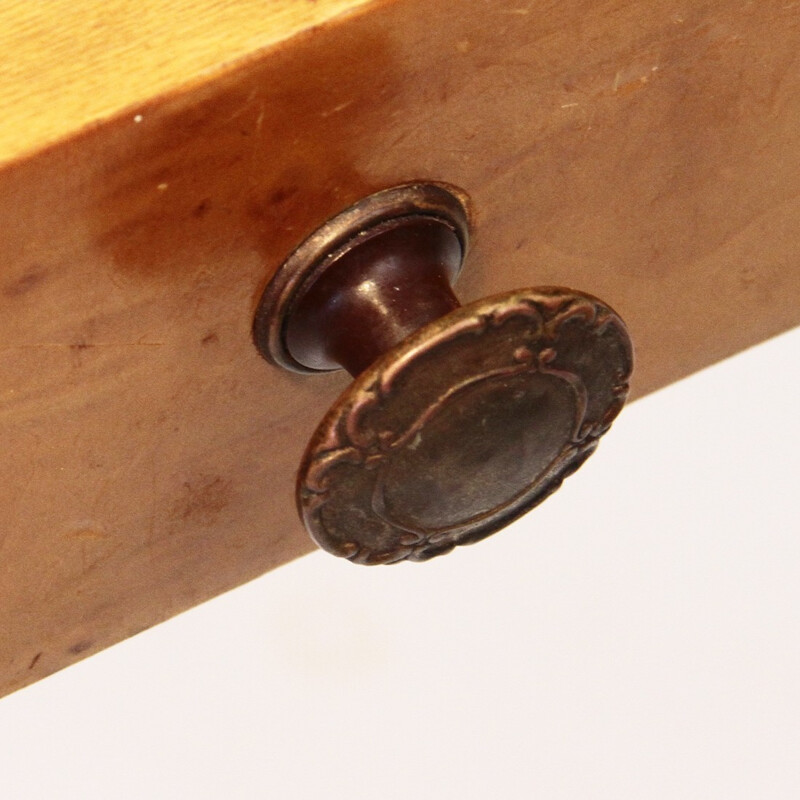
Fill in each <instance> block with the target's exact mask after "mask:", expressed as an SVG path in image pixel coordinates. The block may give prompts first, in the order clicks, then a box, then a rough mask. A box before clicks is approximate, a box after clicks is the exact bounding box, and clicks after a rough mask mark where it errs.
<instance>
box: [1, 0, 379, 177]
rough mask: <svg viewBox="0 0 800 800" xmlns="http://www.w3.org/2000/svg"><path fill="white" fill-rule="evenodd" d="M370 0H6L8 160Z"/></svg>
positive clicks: (4, 128)
mask: <svg viewBox="0 0 800 800" xmlns="http://www.w3.org/2000/svg"><path fill="white" fill-rule="evenodd" d="M366 2H367V0H169V2H164V0H4V2H3V3H0V53H1V54H2V56H0V108H2V109H3V124H2V125H0V163H2V162H4V161H7V160H8V159H10V158H14V157H17V156H19V155H21V154H22V153H26V152H31V151H35V150H38V149H40V148H41V147H43V146H44V145H47V144H50V143H51V142H54V141H57V140H58V139H60V138H61V137H64V136H70V135H73V134H74V133H75V132H76V131H78V130H81V129H82V128H84V127H86V126H89V125H93V124H97V123H98V122H100V121H102V120H104V119H107V118H109V117H111V116H112V115H114V114H118V113H120V112H123V111H128V113H130V114H131V115H134V114H136V113H137V109H138V106H139V105H141V104H142V103H147V102H149V101H150V100H151V99H152V98H154V97H157V96H158V95H161V94H163V93H164V92H169V91H173V90H175V89H176V88H178V87H182V86H186V85H190V84H194V85H196V84H198V83H199V82H202V81H203V80H207V79H208V78H209V77H210V76H211V75H213V74H219V72H220V71H223V70H225V69H226V68H230V67H232V66H233V65H234V64H236V63H237V62H238V61H240V60H242V59H247V58H253V57H257V56H258V54H259V53H260V52H261V51H262V50H264V48H268V47H269V46H270V45H275V44H276V43H279V42H284V41H286V40H287V39H289V38H290V37H291V36H293V35H294V34H296V33H299V32H301V31H304V30H308V29H310V28H312V27H313V26H315V25H320V24H322V23H324V22H327V21H329V20H331V19H333V18H334V17H336V16H338V15H341V14H346V13H348V12H353V11H355V10H357V9H358V8H359V7H360V6H362V5H364V4H365V3H366Z"/></svg>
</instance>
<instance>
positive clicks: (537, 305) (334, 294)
mask: <svg viewBox="0 0 800 800" xmlns="http://www.w3.org/2000/svg"><path fill="white" fill-rule="evenodd" d="M437 190H438V191H445V190H444V189H442V188H441V187H437ZM393 191H395V192H399V191H400V190H393ZM451 197H452V198H453V202H454V203H458V198H457V197H456V196H455V195H451ZM368 200H369V199H368ZM376 206H381V207H382V208H383V206H382V204H381V203H375V204H374V207H376ZM362 207H363V206H362ZM347 213H349V214H350V215H351V216H350V217H348V219H350V220H351V221H352V219H354V218H357V217H358V214H355V213H354V212H353V210H352V209H351V210H350V212H347ZM338 219H339V218H336V220H334V221H333V223H329V226H332V228H333V229H336V230H337V237H338V238H337V237H331V236H330V235H326V236H322V237H321V238H320V239H318V240H317V242H318V243H319V242H322V248H321V249H315V248H314V247H312V246H311V245H309V244H308V242H307V243H306V244H305V245H303V246H301V248H300V249H299V250H298V251H297V253H295V255H294V256H293V257H292V258H291V259H289V261H288V262H287V265H289V268H291V269H293V275H289V276H286V275H284V276H282V277H281V276H280V275H279V276H278V280H277V283H276V286H277V288H276V287H273V288H272V290H271V291H272V293H271V294H270V293H269V291H268V293H267V296H266V297H267V304H270V303H271V304H272V308H273V310H274V309H275V308H278V310H279V311H280V310H281V309H282V310H283V311H284V315H283V317H282V318H274V319H271V320H269V319H266V318H262V323H261V324H262V330H268V331H270V332H271V333H270V335H269V336H267V337H266V339H264V342H266V347H267V349H268V350H269V353H271V356H272V360H273V361H275V362H278V363H285V362H290V366H291V367H292V368H295V369H298V368H300V369H304V370H306V371H308V370H309V369H314V368H315V367H316V368H318V369H319V368H326V367H328V366H331V365H334V364H335V363H337V362H338V363H341V364H343V365H345V366H346V367H347V368H349V369H350V371H351V372H352V373H354V374H356V375H357V377H356V379H355V381H354V382H353V384H352V385H351V386H350V387H349V388H348V389H347V390H346V391H345V392H344V394H342V396H341V397H340V398H339V399H338V400H337V401H336V403H335V404H334V405H333V407H332V408H331V409H330V410H329V411H328V413H327V414H326V415H325V417H324V419H323V420H322V422H321V424H320V425H319V426H318V428H317V430H316V432H315V433H314V435H313V436H312V438H311V441H310V442H309V445H308V448H307V450H306V453H305V456H304V457H303V460H302V463H301V465H300V470H299V473H298V481H297V502H298V507H299V511H300V515H301V517H302V519H303V521H304V523H305V525H306V528H307V529H308V531H309V532H310V534H311V536H312V537H313V538H314V539H315V541H316V542H317V543H318V544H319V545H320V546H321V547H323V548H324V549H326V550H328V551H329V552H331V553H334V554H335V555H339V556H343V557H345V558H348V559H350V560H352V561H355V562H357V563H362V564H385V563H394V562H397V561H402V560H411V561H422V560H426V559H428V558H431V557H432V556H436V555H441V554H443V553H446V552H448V551H450V550H452V549H453V547H455V546H456V545H459V544H469V543H472V542H476V541H478V540H480V539H482V538H484V537H486V536H488V535H489V534H491V533H494V532H495V531H497V530H499V529H500V528H502V527H504V526H505V525H506V524H508V523H509V522H511V521H512V520H514V519H516V518H517V517H519V516H520V515H521V514H523V513H525V512H526V511H528V510H529V509H530V508H532V507H533V506H535V505H537V504H538V503H540V502H541V501H542V500H544V499H545V498H546V497H547V496H548V495H549V494H551V493H552V492H553V491H554V490H555V489H557V488H558V487H559V486H560V485H561V482H562V481H563V479H564V478H565V477H566V476H568V475H570V474H572V473H573V472H574V471H575V470H576V469H577V468H578V467H579V466H580V465H581V464H582V463H583V462H584V461H585V460H586V458H587V457H588V456H589V455H590V454H591V453H592V452H593V451H594V449H595V448H596V446H597V442H598V439H599V437H600V436H602V434H603V433H605V432H606V431H607V430H608V428H609V426H610V425H611V422H612V420H613V419H614V418H615V417H616V415H617V414H618V413H619V411H620V409H621V408H622V405H623V403H624V402H625V398H626V396H627V393H628V381H629V378H630V374H631V370H632V363H633V362H632V348H631V343H630V340H629V338H628V335H627V332H626V329H625V326H624V324H623V322H622V320H621V319H620V318H619V316H618V315H617V314H616V313H615V312H614V311H613V310H612V309H611V308H610V307H609V306H607V305H606V304H605V303H603V302H602V301H600V300H598V299H597V298H594V297H592V296H590V295H587V294H584V293H581V292H576V291H572V290H570V289H564V288H557V287H547V288H534V289H520V290H515V291H512V292H507V293H505V294H501V295H497V296H494V297H490V298H487V299H484V300H480V301H478V302H475V303H472V304H470V305H467V306H464V307H459V306H458V305H457V301H456V300H455V297H454V296H453V295H452V292H451V291H450V288H449V280H450V279H451V278H452V276H453V275H454V274H455V273H456V272H457V271H458V267H459V266H460V261H461V257H462V255H463V252H464V251H465V250H466V224H465V220H466V215H465V214H464V215H463V216H462V217H461V219H462V221H463V223H464V224H460V225H459V224H455V223H454V221H453V215H447V214H431V213H430V208H425V209H420V210H419V211H418V212H417V213H416V214H414V213H409V208H408V207H407V206H405V207H403V209H402V213H399V214H398V215H396V216H395V217H394V218H393V217H392V216H391V214H390V213H389V212H388V210H386V209H384V210H382V212H381V218H380V219H377V220H372V224H371V225H370V226H368V227H367V228H366V229H360V230H359V231H358V232H355V231H351V234H350V236H349V237H348V236H344V235H343V229H338V228H337V225H338V223H337V220H338ZM362 219H363V215H362ZM354 234H355V235H354ZM332 238H333V239H336V241H334V242H332ZM312 239H313V237H312ZM310 241H311V240H309V242H310ZM331 247H332V249H331ZM304 248H305V251H304ZM326 248H327V249H326ZM298 253H299V254H300V255H299V256H298ZM299 263H302V265H303V266H302V268H298V264H299ZM292 265H294V266H292ZM287 287H293V288H291V289H287ZM270 298H271V299H270ZM420 298H422V300H421V301H420ZM431 298H432V299H431ZM276 299H277V300H276ZM420 304H421V309H422V310H421V311H420V310H419V309H420ZM269 348H271V349H269ZM376 356H377V357H376ZM373 359H374V360H373Z"/></svg>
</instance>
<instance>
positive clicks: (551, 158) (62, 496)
mask: <svg viewBox="0 0 800 800" xmlns="http://www.w3.org/2000/svg"><path fill="white" fill-rule="evenodd" d="M54 5H60V4H54ZM78 5H82V4H78ZM114 5H116V4H114ZM201 5H202V4H201ZM209 5H214V4H209ZM231 5H235V4H231ZM248 5H249V4H248ZM290 5H291V6H299V5H300V4H290V3H276V4H275V7H276V9H277V8H281V7H282V8H284V9H288V8H289V6H290ZM318 5H320V6H322V7H324V8H323V10H324V9H327V10H331V9H333V8H334V7H335V8H337V9H339V10H341V9H343V8H344V7H345V6H347V5H350V6H352V4H344V5H335V4H332V3H328V4H318ZM153 7H155V6H153ZM182 7H183V6H182ZM87 8H88V7H87ZM460 8H462V12H461V13H458V14H454V13H453V11H452V6H451V4H440V3H430V2H423V1H422V0H396V1H395V2H391V3H368V4H366V5H364V6H362V7H361V8H360V9H359V13H357V14H350V15H344V16H339V17H336V18H335V19H331V20H330V21H328V22H326V23H325V24H324V25H319V26H315V27H313V28H309V29H308V30H306V31H304V32H299V33H297V32H296V35H293V36H292V37H291V38H288V39H284V40H281V41H276V42H275V43H273V44H272V45H270V46H269V47H262V46H261V45H262V40H259V41H258V42H255V43H250V44H248V42H247V41H245V40H244V39H242V45H241V46H242V48H243V49H247V48H248V47H251V46H252V47H253V54H252V56H251V57H249V58H247V59H246V60H245V61H244V62H242V63H239V64H236V65H234V66H230V65H229V66H227V67H224V68H222V67H221V66H220V65H222V64H223V62H225V61H226V59H225V58H222V57H221V56H220V55H219V52H217V53H216V55H214V58H213V59H212V61H213V62H214V63H216V64H217V65H218V67H217V68H215V69H214V70H212V71H211V72H207V73H204V74H200V70H201V68H200V67H198V66H197V64H199V63H200V62H201V61H202V59H203V58H204V55H203V54H202V53H199V52H198V53H195V55H194V58H196V59H197V61H192V62H191V63H192V64H195V66H188V64H189V61H188V60H187V61H186V63H185V64H184V65H183V66H181V69H180V70H176V72H175V74H173V75H171V76H168V77H167V78H165V80H169V81H174V83H169V86H173V87H177V88H172V89H170V90H169V91H166V92H165V91H163V90H164V89H165V88H168V87H167V84H166V83H165V84H158V86H160V87H161V88H160V89H159V88H157V84H156V83H155V82H153V83H152V84H149V85H148V86H147V87H145V86H144V84H141V85H139V84H137V85H136V86H135V87H134V88H133V89H130V91H129V90H128V88H124V87H120V96H121V98H122V99H121V100H120V103H119V105H116V106H114V108H115V109H117V110H119V109H123V110H122V111H121V112H120V113H119V114H117V115H116V116H114V117H112V118H110V119H108V120H107V121H106V122H104V123H103V124H102V125H94V126H92V127H90V128H88V129H85V128H83V124H84V122H82V121H80V120H83V121H85V120H87V119H90V118H91V119H97V118H98V115H100V116H102V113H103V112H102V110H101V111H98V110H97V109H95V110H94V111H92V112H91V113H87V114H86V115H84V116H81V115H80V114H77V116H73V117H72V121H71V122H70V123H69V125H66V126H65V128H62V129H56V128H55V127H48V128H47V131H46V132H44V133H37V134H36V136H35V137H34V139H33V141H34V142H35V144H36V146H35V147H34V148H33V149H31V150H28V149H26V148H24V147H22V146H20V149H19V150H14V149H13V147H11V146H10V145H7V146H6V149H5V152H6V154H7V155H8V154H12V153H19V152H22V151H23V150H25V152H26V153H27V156H26V157H24V158H17V159H10V160H8V163H6V165H5V166H4V168H3V169H2V171H0V221H1V224H2V237H0V342H2V344H0V431H1V432H2V441H3V445H4V447H3V450H2V453H0V486H2V500H1V501H0V631H2V637H0V691H2V692H8V691H12V690H13V689H16V688H19V687H20V686H23V685H25V684H26V683H29V682H31V681H33V680H36V679H38V678H41V677H43V676H44V675H47V674H49V673H51V672H53V671H54V670H56V669H60V668H61V667H63V666H66V665H67V664H69V663H71V662H73V661H75V660H78V659H80V658H83V657H85V656H86V655H89V654H91V653H92V652H96V651H97V650H98V649H101V648H103V647H105V646H108V645H110V644H112V643H114V642H116V641H119V640H120V639H123V638H125V637H126V636H130V635H132V634H134V633H136V632H137V631H139V630H142V629H144V628H146V627H148V626H150V625H153V624H155V623H156V622H158V621H160V620H163V619H166V618H167V617H169V616H171V615H173V614H175V613H177V612H179V611H181V610H183V609H185V608H188V607H190V606H192V605H194V604H196V603H199V602H201V601H203V600H205V599H207V598H209V597H212V596H214V595H215V594H217V593H219V592H222V591H225V590H226V589H229V588H231V587H233V586H236V585H237V584H240V583H242V582H243V581H246V580H248V579H250V578H253V577H255V576H257V575H259V574H261V573H263V572H264V571H266V570H268V569H270V568H272V567H275V566H277V565H278V564H280V563H283V562H285V561H286V560H288V559H290V558H293V557H295V556H298V555H300V554H302V553H304V552H306V551H307V550H308V549H309V547H310V545H309V542H308V540H307V537H306V536H305V534H304V533H303V531H302V530H301V528H300V525H299V523H298V521H297V518H296V513H295V509H294V504H293V483H294V475H295V469H296V465H297V464H298V462H299V459H300V455H301V453H302V450H303V448H304V445H305V442H306V440H307V437H308V436H309V435H310V433H311V432H312V431H313V429H314V427H315V426H316V423H317V421H318V419H319V418H320V416H321V414H322V413H323V411H324V409H326V408H327V406H328V405H329V403H330V402H331V401H332V400H333V399H334V397H335V395H336V393H337V392H338V391H339V390H340V389H341V388H342V387H343V386H344V385H345V382H346V378H345V377H344V376H340V375H332V376H326V377H321V378H314V379H309V378H303V377H300V376H293V375H289V374H286V373H283V372H280V371H278V370H277V369H274V368H272V367H269V366H268V365H267V364H266V363H264V362H263V361H262V360H260V358H259V357H258V356H257V354H256V352H255V349H254V348H253V346H252V345H251V342H250V325H251V320H252V313H253V310H254V308H255V305H256V303H257V300H258V297H259V295H260V292H261V290H262V288H263V286H264V284H265V282H266V280H267V279H268V277H269V275H270V274H271V272H272V271H273V270H274V269H275V268H276V266H277V265H278V264H279V263H280V261H281V260H282V259H283V258H284V257H285V256H286V255H287V253H288V252H289V251H291V249H292V248H293V247H294V246H295V245H296V244H297V243H298V242H299V241H300V240H301V239H302V238H303V237H304V236H305V235H307V234H308V233H310V232H311V231H312V230H313V229H314V228H315V227H316V226H317V225H318V224H320V223H321V222H323V221H324V220H325V219H327V218H328V217H329V216H330V215H332V214H333V213H335V212H337V211H339V210H340V209H342V208H343V207H345V206H347V205H348V204H350V203H352V202H354V201H355V200H357V199H359V198H360V197H361V196H363V195H364V194H366V193H367V192H370V191H374V190H377V189H380V188H385V187H387V186H390V185H393V184H396V183H400V182H403V181H408V180H414V179H420V178H422V179H425V178H427V179H432V180H442V181H447V182H451V183H455V184H457V185H459V186H461V187H462V188H464V189H465V190H466V191H467V192H468V193H469V194H470V195H471V197H472V201H473V205H474V208H475V211H476V234H475V237H474V247H473V250H472V253H471V256H470V262H469V264H468V266H467V267H466V269H465V272H464V274H463V276H462V278H461V280H460V283H459V286H458V287H457V289H458V291H459V295H460V297H461V299H462V300H463V301H465V302H467V301H470V300H472V299H475V298H477V297H480V296H482V295H486V294H490V293H494V292H499V291H502V290H505V289H510V288H513V287H516V286H524V285H535V284H542V285H547V284H562V285H568V286H573V287H575V288H576V289H580V290H584V291H588V292H591V293H592V294H596V295H598V296H599V297H602V298H603V299H605V300H606V301H608V302H609V303H610V304H611V305H613V306H614V307H615V308H616V309H617V310H618V311H619V312H620V313H621V315H622V316H623V317H624V318H626V320H627V321H628V323H629V325H630V328H631V331H632V335H633V337H634V341H635V343H636V348H637V359H638V370H637V373H636V378H635V381H636V382H635V386H634V391H635V393H636V394H637V395H641V394H643V393H645V392H649V391H652V390H654V389H656V388H658V387H660V386H663V385H665V384H667V383H669V382H671V381H674V380H676V379H678V378H680V377H682V376H684V375H687V374H688V373H690V372H692V371H694V370H697V369H700V368H701V367H703V366H705V365H707V364H709V363H711V362H713V361H715V360H718V359H720V358H723V357H725V356H727V355H730V354H732V353H735V352H736V351H738V350H740V349H742V348H744V347H747V346H749V345H751V344H753V343H755V342H757V341H759V340H761V339H763V338H766V337H767V336H770V335H773V334H775V333H778V332H780V331H782V330H785V329H786V328H788V327H791V326H793V325H796V324H798V323H800V269H798V248H799V246H800V228H799V226H798V219H800V64H798V61H800V55H798V54H800V25H799V21H800V8H798V7H796V6H794V5H793V4H790V3H786V2H784V1H783V0H782V1H781V2H773V0H761V1H760V2H758V3H754V2H750V1H749V0H705V2H703V1H702V0H701V1H700V2H695V3H692V4H690V5H686V6H683V7H682V8H683V10H682V11H680V12H678V11H676V8H675V7H674V6H670V7H668V8H665V7H664V6H663V4H660V3H657V2H655V0H626V1H625V2H622V1H621V0H617V1H615V2H610V1H606V2H598V1H597V0H566V2H559V3H538V4H534V5H526V4H524V3H522V4H520V3H512V2H507V0H464V2H463V4H462V5H461V6H460ZM220 9H222V10H224V9H228V5H227V4H219V9H217V11H218V12H219V13H220V14H221V13H222V10H220ZM87 13H88V12H87ZM204 13H205V12H204ZM210 13H211V12H209V14H210ZM287 13H288V12H287ZM309 13H311V12H309ZM314 13H317V12H314ZM320 13H322V12H320ZM75 14H76V15H78V16H79V12H78V11H75ZM209 20H213V25H212V24H211V22H209V28H215V29H216V28H217V27H224V24H223V22H222V21H220V20H221V18H220V17H213V15H211V16H209ZM152 24H153V25H155V24H156V22H152ZM158 24H159V25H160V24H161V23H160V22H159V23H158ZM309 24H311V23H309ZM199 26H200V23H199V22H198V30H199ZM287 30H288V29H287ZM208 35H209V36H211V33H209V34H208ZM216 35H217V33H215V34H214V36H216ZM231 35H232V34H231ZM219 37H220V38H219V39H214V40H215V41H220V42H221V41H222V40H223V39H224V36H223V34H222V33H219ZM212 38H213V37H212ZM194 42H195V44H194V47H196V48H197V49H198V50H199V51H204V50H205V49H206V43H205V40H204V38H203V36H202V35H200V34H198V36H197V38H196V39H195V40H194ZM54 47H55V45H54ZM159 48H160V49H159V53H161V55H160V56H158V57H154V59H155V60H156V61H158V59H159V58H161V57H163V54H164V53H165V52H166V51H167V49H168V47H167V46H166V45H165V46H164V47H161V46H159ZM209 49H210V46H209ZM237 52H239V53H240V54H241V51H237ZM137 57H143V56H141V54H139V56H137ZM186 58H187V59H189V56H186ZM163 69H164V72H163V75H164V76H167V73H168V72H170V70H169V68H168V67H166V66H165V67H164V68H163ZM68 85H69V86H70V87H71V88H70V91H73V90H75V83H74V81H71V80H70V81H68ZM112 89H113V87H112V86H111V85H109V91H108V95H109V96H111V94H113V91H112ZM75 91H77V90H75ZM150 92H152V93H150ZM88 94H91V92H88ZM64 102H67V101H66V100H65V101H64ZM71 102H74V103H75V108H78V105H79V104H80V103H81V102H86V103H88V102H89V101H88V100H84V101H80V100H79V99H77V98H74V99H73V101H71ZM132 107H136V108H137V112H136V115H140V116H141V119H140V121H136V119H135V117H134V115H132V114H131V113H130V108H132ZM12 113H13V114H22V112H21V111H13V112H12ZM26 113H30V112H26ZM76 113H77V112H76ZM14 118H15V119H16V120H18V121H19V120H21V119H22V117H20V116H16V117H14ZM67 128H69V130H67ZM78 129H81V130H80V131H79V132H76V131H78ZM41 130H42V131H44V128H42V129H41ZM15 136H16V137H17V139H20V140H21V137H22V133H21V132H17V134H15ZM51 138H55V139H58V141H57V142H56V143H55V144H53V145H52V146H49V147H47V148H44V149H42V148H41V147H40V145H41V144H43V143H45V142H47V141H50V140H51ZM746 379H749V380H755V379H757V377H753V376H748V377H747V378H746ZM611 435H613V432H612V433H611ZM579 479H580V478H579V477H577V478H574V479H573V480H579ZM482 546H484V547H486V546H490V544H488V543H487V544H484V545H482ZM421 568H424V567H421Z"/></svg>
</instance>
